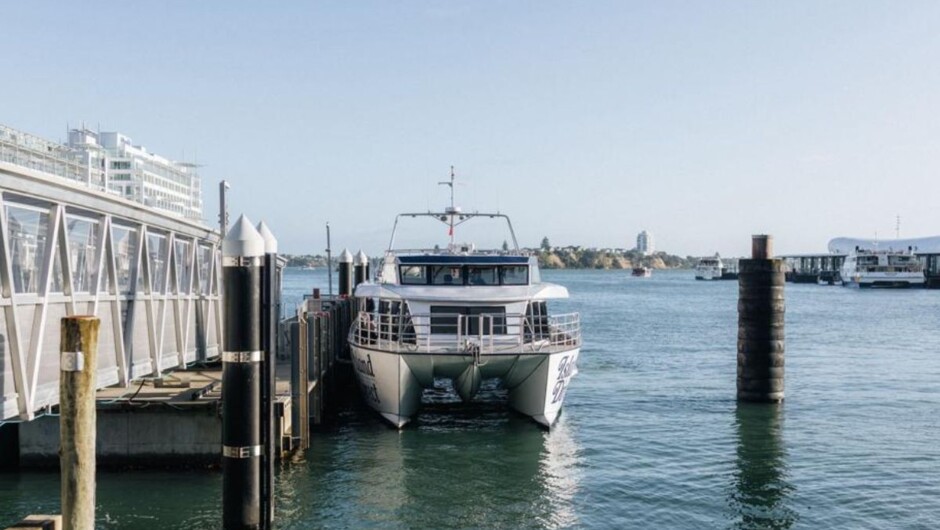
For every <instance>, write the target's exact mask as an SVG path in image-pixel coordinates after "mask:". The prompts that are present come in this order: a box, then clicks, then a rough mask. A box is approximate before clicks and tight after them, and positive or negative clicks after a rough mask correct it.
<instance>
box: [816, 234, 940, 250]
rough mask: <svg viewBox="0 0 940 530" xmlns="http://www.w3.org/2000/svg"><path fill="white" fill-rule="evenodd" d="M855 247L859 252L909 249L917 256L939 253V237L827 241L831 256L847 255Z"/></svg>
mask: <svg viewBox="0 0 940 530" xmlns="http://www.w3.org/2000/svg"><path fill="white" fill-rule="evenodd" d="M855 247H858V248H859V249H861V250H907V249H908V247H910V248H911V250H913V251H914V252H915V253H917V254H930V253H940V236H931V237H916V238H909V239H862V238H853V237H837V238H835V239H832V240H830V241H829V252H831V253H833V254H848V253H850V252H852V251H854V250H855Z"/></svg>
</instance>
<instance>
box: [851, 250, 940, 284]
mask: <svg viewBox="0 0 940 530" xmlns="http://www.w3.org/2000/svg"><path fill="white" fill-rule="evenodd" d="M841 276H842V285H844V286H846V287H861V288H882V289H905V288H909V287H923V286H924V283H925V281H926V280H925V277H924V267H923V265H922V264H921V262H920V261H919V260H918V259H917V256H915V255H914V252H913V250H912V249H908V250H907V251H896V250H891V249H889V250H865V249H861V248H859V247H856V248H855V250H854V251H852V252H851V253H849V255H848V256H846V258H845V262H844V263H843V264H842V271H841Z"/></svg>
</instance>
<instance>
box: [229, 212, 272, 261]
mask: <svg viewBox="0 0 940 530" xmlns="http://www.w3.org/2000/svg"><path fill="white" fill-rule="evenodd" d="M222 255H223V256H226V257H233V258H253V257H257V256H263V255H264V238H263V237H261V234H259V233H258V231H257V230H255V227H254V226H252V225H251V221H249V220H248V218H247V217H245V216H244V215H242V216H241V217H239V218H238V221H235V224H234V225H232V228H231V230H229V231H228V234H225V239H223V240H222Z"/></svg>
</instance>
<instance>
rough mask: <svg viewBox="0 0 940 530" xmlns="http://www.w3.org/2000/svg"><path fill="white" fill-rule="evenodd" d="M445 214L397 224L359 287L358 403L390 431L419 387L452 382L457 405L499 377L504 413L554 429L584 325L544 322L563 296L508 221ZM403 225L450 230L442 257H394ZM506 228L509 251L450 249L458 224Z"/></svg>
mask: <svg viewBox="0 0 940 530" xmlns="http://www.w3.org/2000/svg"><path fill="white" fill-rule="evenodd" d="M441 184H447V185H450V186H451V206H450V207H448V208H446V209H445V211H443V212H437V213H435V212H427V213H405V214H399V215H398V216H397V217H396V219H395V226H394V228H393V229H392V237H391V241H390V243H389V248H388V251H387V252H386V254H385V257H384V261H383V264H382V267H381V270H380V272H379V275H378V277H377V279H376V280H375V281H374V282H366V283H361V284H359V285H358V286H356V289H355V291H354V297H355V299H356V303H357V304H358V313H357V315H356V317H355V320H354V322H353V326H352V328H351V330H350V333H349V344H350V349H351V355H352V361H353V368H354V371H355V373H356V377H357V379H358V382H359V385H360V388H361V390H362V394H363V397H364V399H365V401H366V402H367V403H368V404H369V406H370V407H372V408H373V409H374V410H376V411H377V412H378V413H379V414H380V415H381V416H382V417H383V418H384V419H385V420H387V421H388V422H390V423H391V424H392V425H393V426H395V427H398V428H401V427H403V426H404V425H405V424H407V423H408V422H409V421H411V420H412V419H413V418H414V417H415V415H416V414H417V413H418V410H419V408H420V406H421V397H422V394H423V391H424V389H426V388H431V387H434V385H435V379H451V380H453V386H454V389H455V391H456V393H457V394H458V395H459V396H460V398H461V399H462V400H464V401H469V400H471V399H473V397H474V395H475V394H476V393H477V391H478V390H479V388H480V383H481V382H482V381H483V380H484V379H491V378H498V379H500V380H501V384H502V385H503V386H504V387H505V388H506V389H508V395H509V405H510V406H511V407H512V408H513V409H515V410H516V411H518V412H520V413H522V414H524V415H527V416H530V417H531V418H533V419H534V420H535V421H536V422H538V423H539V424H541V425H543V426H545V427H549V428H550V427H551V426H552V424H553V423H554V422H555V420H556V419H557V418H558V415H559V414H560V412H561V408H562V403H563V401H564V398H565V393H566V391H567V388H568V385H569V383H570V382H571V378H572V377H574V376H575V375H576V374H577V373H578V369H577V361H578V354H579V352H580V348H581V323H580V316H579V315H578V314H577V313H568V314H551V313H549V311H548V304H549V303H550V302H551V301H552V300H557V299H563V298H567V297H568V290H567V289H566V288H565V287H562V286H560V285H555V284H551V283H547V282H543V281H541V278H540V274H539V267H538V261H537V258H536V257H534V256H526V255H523V254H522V253H521V252H520V251H519V246H518V244H517V243H516V236H515V233H514V231H513V228H512V223H511V221H510V220H509V217H507V216H506V215H503V214H499V213H495V214H494V213H477V212H474V213H468V212H463V211H461V209H460V208H459V207H457V206H455V205H454V202H453V185H454V176H453V173H452V174H451V180H450V181H449V182H442V183H441ZM402 218H426V219H429V220H436V221H438V222H443V223H444V224H445V225H447V226H448V232H449V237H450V244H449V245H448V246H447V248H446V249H440V250H431V249H422V250H398V249H396V248H395V237H396V234H395V232H396V230H397V229H398V225H399V220H400V219H402ZM470 221H473V222H480V221H505V224H506V226H507V227H508V231H509V235H510V236H511V241H512V243H513V246H514V250H510V251H502V250H492V251H481V250H477V249H476V248H475V246H474V245H472V244H469V243H463V244H458V243H456V240H455V236H454V230H455V228H457V227H458V226H459V225H461V224H463V223H465V222H470Z"/></svg>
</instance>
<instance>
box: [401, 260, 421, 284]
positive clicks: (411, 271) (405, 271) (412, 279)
mask: <svg viewBox="0 0 940 530" xmlns="http://www.w3.org/2000/svg"><path fill="white" fill-rule="evenodd" d="M401 283H402V285H424V284H426V283H428V269H427V267H425V266H424V265H402V266H401Z"/></svg>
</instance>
